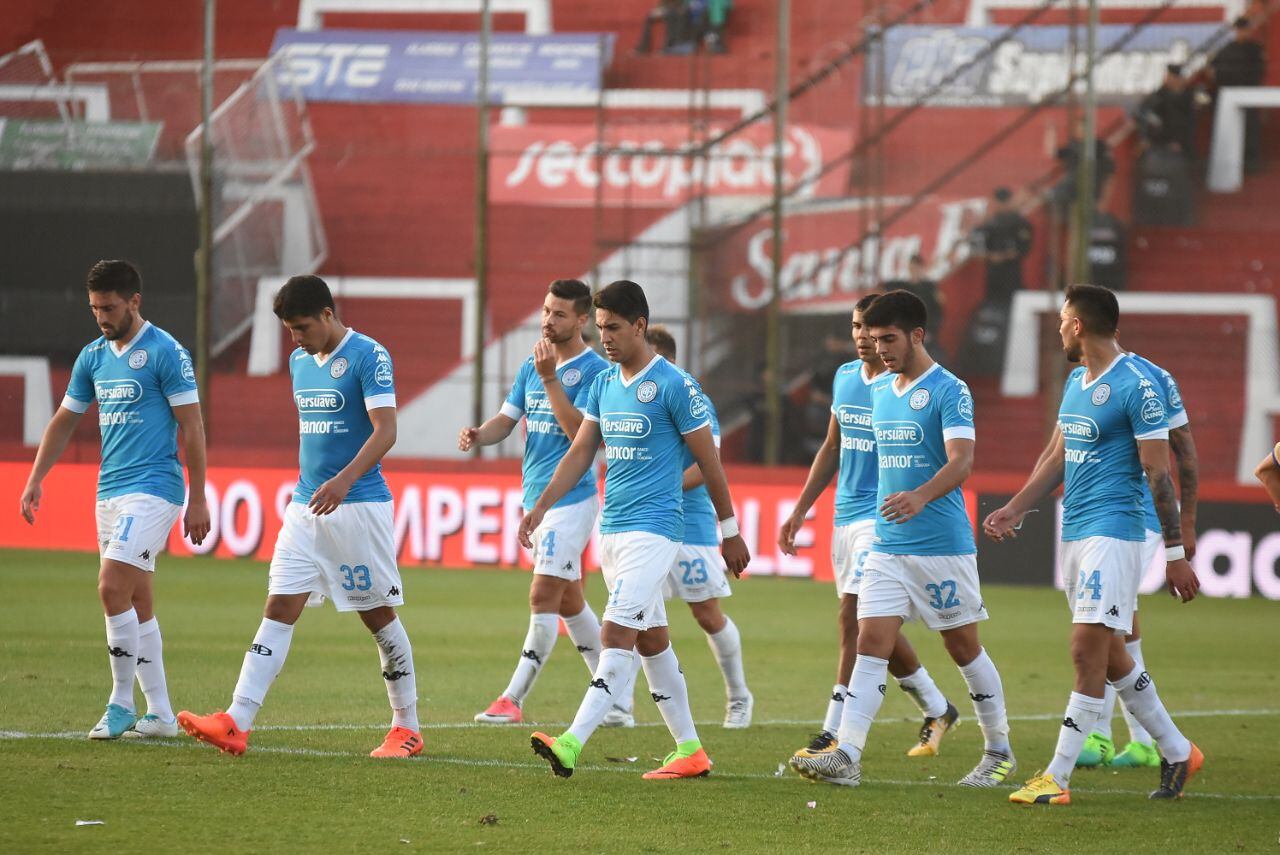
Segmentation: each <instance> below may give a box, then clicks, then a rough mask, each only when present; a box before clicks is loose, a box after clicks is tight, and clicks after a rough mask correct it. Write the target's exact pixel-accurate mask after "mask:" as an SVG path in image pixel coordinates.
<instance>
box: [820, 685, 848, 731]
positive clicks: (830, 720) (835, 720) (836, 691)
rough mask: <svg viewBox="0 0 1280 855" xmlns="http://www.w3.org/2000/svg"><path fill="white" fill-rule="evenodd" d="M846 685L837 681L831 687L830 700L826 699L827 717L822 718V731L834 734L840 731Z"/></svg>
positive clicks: (846, 692) (846, 690)
mask: <svg viewBox="0 0 1280 855" xmlns="http://www.w3.org/2000/svg"><path fill="white" fill-rule="evenodd" d="M847 694H849V687H848V686H841V685H840V684H839V683H837V684H836V685H834V686H832V687H831V700H829V701H827V717H826V718H824V719H823V720H822V732H823V733H829V734H831V735H832V736H835V735H836V734H837V733H839V732H840V718H841V717H842V716H843V715H844V698H845V695H847Z"/></svg>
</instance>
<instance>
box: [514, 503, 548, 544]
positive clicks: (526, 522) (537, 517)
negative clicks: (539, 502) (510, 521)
mask: <svg viewBox="0 0 1280 855" xmlns="http://www.w3.org/2000/svg"><path fill="white" fill-rule="evenodd" d="M545 513H546V511H542V510H539V509H538V508H536V507H535V508H534V509H533V510H531V511H529V513H527V514H525V515H524V518H523V519H521V520H520V530H519V531H518V532H517V533H516V540H519V541H520V545H521V546H523V547H524V548H525V549H533V533H534V532H535V531H537V530H538V526H540V525H542V517H543V515H544V514H545Z"/></svg>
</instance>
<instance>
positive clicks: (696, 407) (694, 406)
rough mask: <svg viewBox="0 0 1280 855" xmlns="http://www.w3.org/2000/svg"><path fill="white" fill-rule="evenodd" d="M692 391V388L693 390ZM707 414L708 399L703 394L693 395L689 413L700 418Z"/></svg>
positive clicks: (690, 400)
mask: <svg viewBox="0 0 1280 855" xmlns="http://www.w3.org/2000/svg"><path fill="white" fill-rule="evenodd" d="M691 392H692V390H691ZM706 414H707V401H706V399H705V398H703V397H702V396H701V395H696V394H695V395H693V397H692V398H690V399H689V415H691V416H693V417H694V418H695V419H700V418H702V417H703V416H705V415H706Z"/></svg>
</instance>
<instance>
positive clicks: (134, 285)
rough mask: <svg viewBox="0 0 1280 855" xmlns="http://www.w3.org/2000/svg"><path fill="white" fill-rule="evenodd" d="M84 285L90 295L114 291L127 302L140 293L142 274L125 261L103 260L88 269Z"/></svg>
mask: <svg viewBox="0 0 1280 855" xmlns="http://www.w3.org/2000/svg"><path fill="white" fill-rule="evenodd" d="M84 284H85V287H86V288H88V289H89V291H90V292H91V293H98V294H104V293H107V292H110V291H114V292H115V293H117V294H119V295H120V296H121V297H124V298H125V299H126V300H127V299H129V298H130V297H132V296H133V295H134V294H140V293H142V274H140V273H139V272H138V268H136V267H134V266H133V265H132V264H130V263H129V262H127V261H122V260H120V259H118V258H117V259H112V260H107V259H103V260H102V261H99V262H98V263H97V264H95V265H93V267H90V268H89V275H87V276H86V277H85V280H84Z"/></svg>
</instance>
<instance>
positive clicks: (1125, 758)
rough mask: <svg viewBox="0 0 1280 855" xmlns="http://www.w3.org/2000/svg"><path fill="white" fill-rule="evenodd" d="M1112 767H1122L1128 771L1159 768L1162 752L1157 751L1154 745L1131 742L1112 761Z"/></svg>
mask: <svg viewBox="0 0 1280 855" xmlns="http://www.w3.org/2000/svg"><path fill="white" fill-rule="evenodd" d="M1111 765H1112V766H1121V767H1124V768H1126V769H1133V768H1137V767H1140V766H1150V767H1152V768H1158V767H1159V766H1160V752H1159V751H1156V749H1155V746H1154V745H1148V744H1147V743H1145V742H1130V743H1129V744H1128V745H1126V746H1125V747H1124V750H1123V751H1121V752H1120V753H1119V754H1117V755H1116V756H1115V759H1113V760H1112V761H1111Z"/></svg>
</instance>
